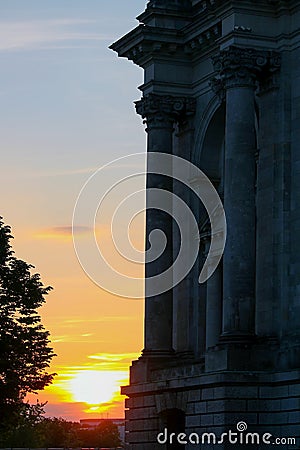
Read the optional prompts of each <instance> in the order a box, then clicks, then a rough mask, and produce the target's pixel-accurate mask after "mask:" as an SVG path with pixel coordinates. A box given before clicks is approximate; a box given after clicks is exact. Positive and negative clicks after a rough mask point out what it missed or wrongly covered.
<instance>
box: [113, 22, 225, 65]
mask: <svg viewBox="0 0 300 450" xmlns="http://www.w3.org/2000/svg"><path fill="white" fill-rule="evenodd" d="M221 34H222V26H221V23H217V24H215V25H213V26H211V27H209V28H208V29H205V30H200V32H199V33H198V34H197V35H195V36H193V38H190V37H189V36H188V35H185V34H184V33H183V32H182V31H177V30H172V29H169V28H160V27H150V26H147V25H139V26H138V27H137V28H135V29H134V30H133V31H131V32H130V33H128V34H127V35H126V36H124V37H123V38H121V39H120V40H119V41H117V42H115V43H114V44H112V45H111V46H110V48H111V49H112V50H114V51H116V52H117V53H118V55H119V56H120V57H125V58H127V59H129V60H131V61H133V62H134V63H135V64H137V65H139V66H141V67H143V66H144V65H145V64H147V63H148V62H149V61H150V60H152V59H164V60H166V59H169V60H171V61H174V54H176V61H179V60H183V61H186V60H190V59H194V58H195V57H197V55H198V54H199V53H201V52H203V51H205V50H207V49H209V48H210V47H212V46H213V45H215V43H216V41H217V40H218V39H219V38H220V37H221Z"/></svg>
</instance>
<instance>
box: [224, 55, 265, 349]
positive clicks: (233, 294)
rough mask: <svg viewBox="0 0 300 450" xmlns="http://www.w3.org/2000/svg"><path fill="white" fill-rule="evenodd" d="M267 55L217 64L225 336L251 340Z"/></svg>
mask: <svg viewBox="0 0 300 450" xmlns="http://www.w3.org/2000/svg"><path fill="white" fill-rule="evenodd" d="M266 64H267V58H266V53H265V52H258V51H256V50H252V49H240V48H237V47H230V48H229V49H228V50H225V51H222V52H221V54H220V56H219V57H218V58H217V59H216V60H215V67H216V69H217V70H219V73H220V79H221V81H222V83H223V86H224V88H225V91H226V130H225V167H224V169H225V170H224V172H225V173H224V176H225V184H224V206H225V213H226V218H227V225H228V234H227V243H226V248H225V253H224V277H223V279H224V284H223V335H222V340H223V341H225V342H235V341H238V342H239V341H242V342H243V341H249V340H251V338H252V337H253V336H254V333H255V235H256V231H255V229H256V207H255V183H256V163H255V149H256V134H255V97H254V94H255V90H256V87H257V80H258V77H259V75H260V73H261V71H262V70H263V69H264V67H265V66H266Z"/></svg>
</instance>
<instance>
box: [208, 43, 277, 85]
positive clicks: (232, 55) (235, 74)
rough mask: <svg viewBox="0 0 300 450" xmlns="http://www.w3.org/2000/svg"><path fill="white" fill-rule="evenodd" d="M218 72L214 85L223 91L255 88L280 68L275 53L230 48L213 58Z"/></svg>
mask: <svg viewBox="0 0 300 450" xmlns="http://www.w3.org/2000/svg"><path fill="white" fill-rule="evenodd" d="M213 65H214V68H215V70H216V71H217V72H218V77H217V78H216V79H215V81H214V83H215V84H216V83H217V82H218V83H219V86H220V85H222V87H223V88H224V89H230V88H234V87H251V88H253V89H256V87H257V86H258V85H259V84H260V83H262V82H263V80H265V79H266V78H268V77H269V76H270V74H271V73H273V72H274V71H277V70H278V69H279V68H280V55H279V54H278V53H276V52H272V51H266V50H256V49H253V48H240V47H235V46H231V47H229V48H228V49H226V50H222V51H221V52H220V53H219V54H218V55H217V56H215V57H214V58H213Z"/></svg>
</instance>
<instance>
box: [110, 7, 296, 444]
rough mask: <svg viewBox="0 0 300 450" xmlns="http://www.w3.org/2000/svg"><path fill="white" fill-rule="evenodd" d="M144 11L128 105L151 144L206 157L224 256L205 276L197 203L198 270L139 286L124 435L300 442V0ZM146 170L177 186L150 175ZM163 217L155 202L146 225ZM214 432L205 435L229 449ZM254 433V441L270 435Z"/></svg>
mask: <svg viewBox="0 0 300 450" xmlns="http://www.w3.org/2000/svg"><path fill="white" fill-rule="evenodd" d="M138 20H139V22H140V24H139V26H137V28H135V29H134V30H133V31H131V32H130V33H128V34H127V35H126V36H124V37H123V38H121V39H120V40H118V41H117V42H116V43H115V44H113V45H112V49H113V50H115V51H116V52H117V53H118V55H119V56H120V57H125V58H128V59H129V60H131V61H133V62H134V63H135V64H137V65H138V66H140V67H142V68H143V69H144V74H145V77H144V84H143V85H142V86H141V87H140V89H141V91H142V99H141V100H139V101H138V102H137V103H136V109H137V112H138V113H139V114H141V115H142V117H143V118H144V120H145V122H146V125H147V134H148V152H158V153H159V152H164V153H169V154H173V155H178V156H182V157H183V158H185V159H187V160H188V161H190V162H192V163H193V164H195V165H196V166H197V167H199V168H200V169H201V170H203V172H204V173H205V174H206V175H207V176H208V177H209V178H210V180H211V181H212V182H213V184H214V186H215V188H216V189H217V190H218V192H219V195H220V197H221V198H222V200H223V202H224V208H225V212H226V218H227V225H228V233H227V243H226V248H225V253H224V256H223V259H222V262H221V263H220V264H219V265H218V268H217V270H216V271H215V272H214V274H213V276H212V277H211V278H210V279H209V280H208V281H207V283H205V284H200V285H199V284H198V282H197V277H198V273H199V269H200V268H201V265H203V260H204V259H205V255H206V252H207V248H209V245H210V242H211V236H210V226H209V223H208V221H207V217H206V214H205V211H203V209H201V208H198V212H195V214H196V216H197V220H198V223H199V226H200V235H201V237H202V239H201V241H200V256H199V258H198V259H197V262H196V264H195V265H194V268H193V270H192V272H191V273H190V274H189V275H188V276H186V277H185V278H184V280H183V281H182V282H181V283H180V284H179V285H177V286H175V287H174V288H173V289H171V290H169V291H167V292H165V293H162V294H158V295H154V296H148V297H147V298H146V313H145V348H144V350H143V353H142V356H141V357H140V358H139V360H138V361H134V362H133V364H132V367H131V374H130V384H129V386H127V387H124V388H123V393H124V394H125V395H126V396H127V397H128V399H127V400H126V408H127V410H126V428H127V431H128V433H127V434H128V437H127V443H128V446H129V448H130V449H132V450H148V449H149V450H150V449H151V450H155V449H162V448H177V447H178V448H184V447H185V448H187V449H190V448H195V445H193V443H191V442H187V443H186V444H185V445H184V444H182V443H178V442H177V441H176V440H175V441H174V442H173V441H172V443H171V444H170V442H169V440H168V443H166V444H165V445H163V444H159V443H158V441H157V436H158V433H160V432H162V431H163V430H164V429H165V427H167V429H168V432H174V433H176V434H178V433H180V432H183V433H185V434H187V435H188V436H190V433H196V434H198V435H199V436H202V434H203V433H215V434H216V436H221V434H222V433H223V432H226V431H228V429H231V430H232V431H235V432H237V431H239V432H243V429H244V431H245V433H246V428H247V432H257V433H259V434H260V436H261V435H263V434H264V433H270V434H272V435H273V437H274V438H278V439H279V438H282V440H281V441H280V442H281V445H280V446H279V448H282V449H287V448H300V440H299V436H300V400H299V398H300V257H299V254H300V147H299V142H300V1H297V0H290V1H288V0H286V1H285V0H260V1H254V0H239V1H235V0H226V1H224V0H193V1H192V0H151V1H149V2H148V4H147V7H146V10H145V12H144V13H142V14H141V15H140V16H139V17H138ZM155 180H156V181H155ZM195 182H196V183H197V180H196V181H195ZM155 183H158V184H159V183H160V187H161V186H163V187H164V188H165V189H166V190H172V189H175V188H174V184H173V187H172V186H171V185H170V182H169V181H165V182H164V181H162V179H161V178H159V179H158V178H153V177H152V176H151V174H149V176H148V187H155ZM164 183H165V184H164ZM200 189H201V186H200ZM184 195H185V194H184ZM189 198H190V200H187V201H190V202H191V203H193V200H191V196H190V197H189ZM192 207H193V208H194V210H195V206H192ZM195 211H196V210H195ZM162 223H163V220H162V218H161V216H160V214H159V213H155V212H153V211H152V212H148V215H147V234H148V233H149V232H150V231H151V230H152V229H153V228H154V227H157V228H159V227H160V226H161V225H162ZM163 227H164V231H165V233H166V235H167V236H168V237H169V242H170V241H172V245H171V248H170V249H169V250H168V249H167V250H166V252H165V253H166V254H165V256H164V257H163V258H162V263H161V267H164V266H165V265H166V263H167V262H168V261H169V263H170V265H171V264H172V256H174V255H173V252H174V248H176V246H177V245H178V242H177V235H176V233H175V232H174V228H172V224H171V222H168V220H165V222H164V224H163ZM191 239H192V236H191ZM172 247H173V248H172ZM158 264H160V263H158ZM158 269H159V267H158V266H156V270H158ZM153 270H155V266H153V264H147V265H146V292H147V287H149V283H150V282H151V281H149V279H148V278H149V274H151V273H152V272H153ZM151 271H152V272H151ZM241 422H243V424H241ZM237 424H239V426H238V428H237ZM243 427H244V428H243ZM288 437H294V438H298V443H297V444H296V445H295V443H292V442H291V444H293V445H289V443H288V441H287V438H288ZM193 439H196V436H195V435H194V436H193ZM210 439H211V442H210V444H211V445H209V444H208V438H207V436H206V440H205V441H204V445H203V446H201V448H204V449H205V448H220V449H222V448H223V449H225V448H231V447H232V443H231V444H230V443H229V442H228V438H227V439H225V438H224V442H222V443H221V442H220V443H219V444H216V445H213V438H212V437H210ZM239 439H242V437H240V435H239ZM253 439H254V440H253V443H254V445H253V446H250V448H264V447H263V445H262V444H263V443H262V442H261V441H260V444H258V443H257V441H256V440H255V439H257V437H256V438H253ZM271 439H273V438H271ZM183 440H184V439H183ZM249 442H251V441H249ZM196 448H200V447H196ZM237 448H244V447H243V444H242V443H240V446H238V447H237Z"/></svg>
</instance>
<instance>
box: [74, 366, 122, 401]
mask: <svg viewBox="0 0 300 450" xmlns="http://www.w3.org/2000/svg"><path fill="white" fill-rule="evenodd" d="M126 376H127V373H123V372H112V371H111V372H108V371H100V370H98V371H97V370H86V371H81V372H78V373H77V374H75V375H74V377H73V378H72V379H70V381H69V389H70V391H71V394H72V396H73V399H74V401H76V402H82V403H86V404H88V405H99V404H101V403H107V402H110V401H111V400H112V399H113V398H114V397H115V396H117V395H119V392H120V385H121V384H122V382H123V381H124V380H125V379H126Z"/></svg>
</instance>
